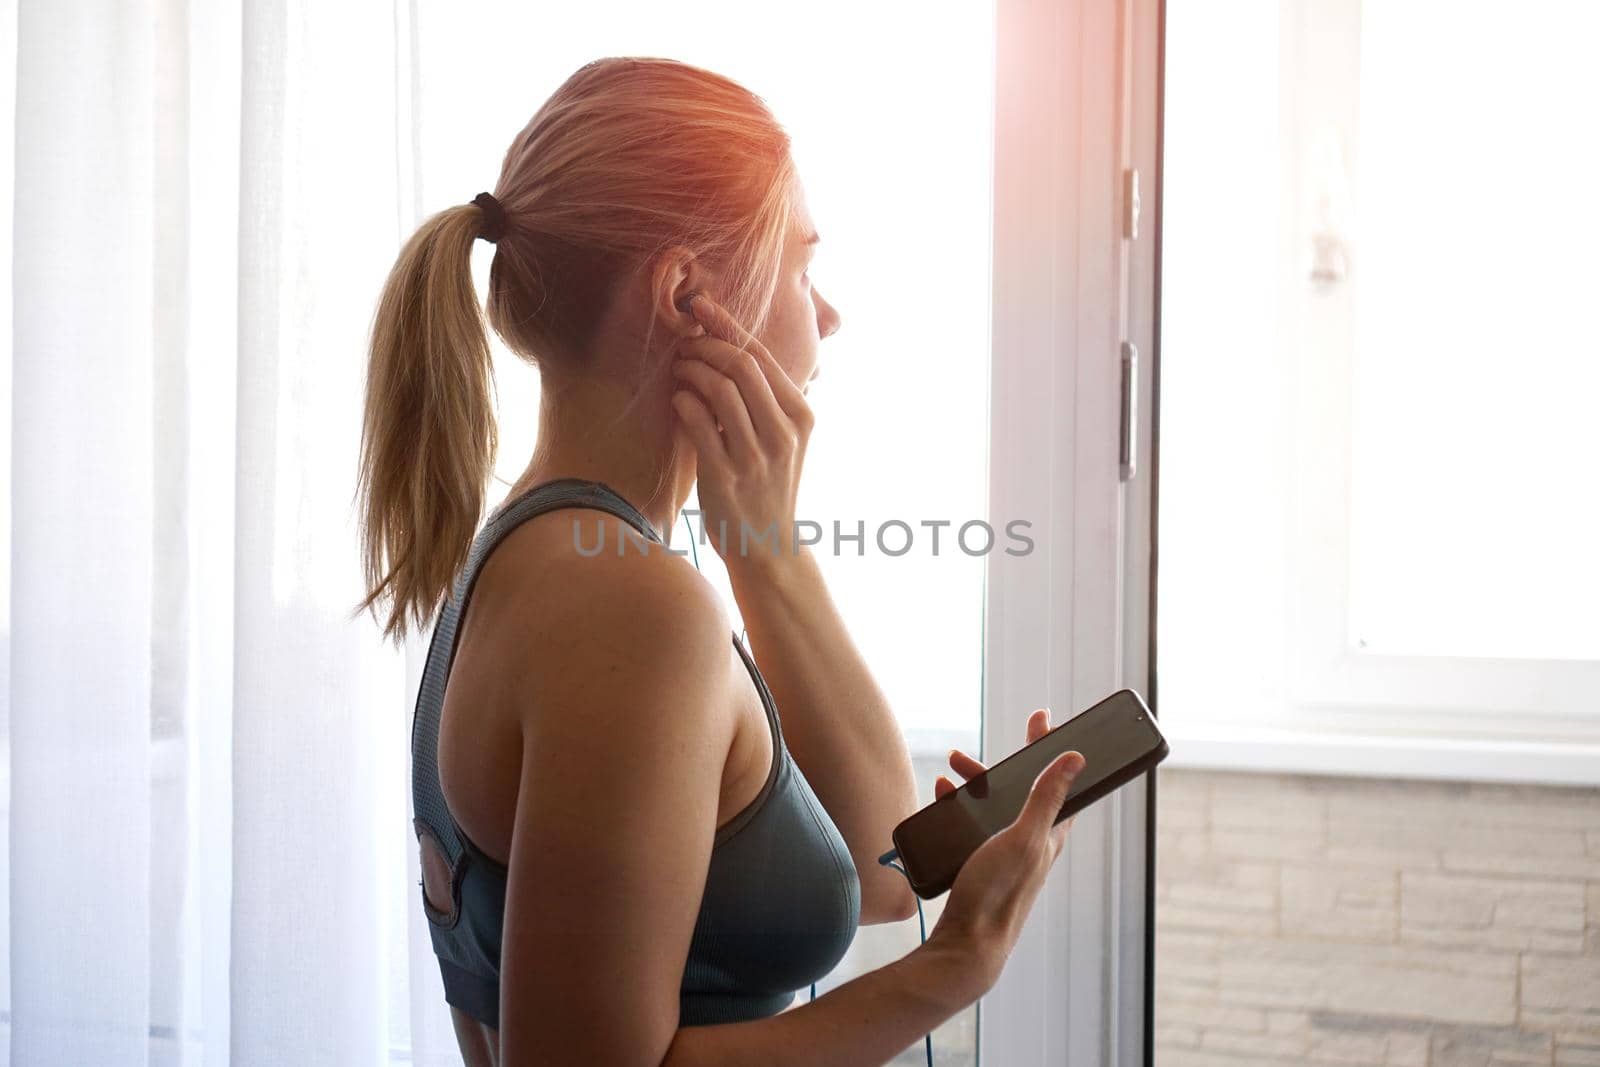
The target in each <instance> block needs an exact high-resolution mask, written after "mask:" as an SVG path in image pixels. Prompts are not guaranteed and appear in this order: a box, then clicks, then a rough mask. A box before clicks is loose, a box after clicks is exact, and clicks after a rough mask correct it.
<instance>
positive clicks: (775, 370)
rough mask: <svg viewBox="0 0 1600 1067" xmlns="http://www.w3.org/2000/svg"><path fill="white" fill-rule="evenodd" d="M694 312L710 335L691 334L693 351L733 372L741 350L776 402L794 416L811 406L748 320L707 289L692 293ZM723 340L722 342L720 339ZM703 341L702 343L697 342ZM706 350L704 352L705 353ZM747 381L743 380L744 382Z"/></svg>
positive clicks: (687, 344) (753, 382)
mask: <svg viewBox="0 0 1600 1067" xmlns="http://www.w3.org/2000/svg"><path fill="white" fill-rule="evenodd" d="M689 311H690V314H692V315H694V317H695V321H696V322H698V323H700V325H702V326H704V327H705V328H706V333H707V334H709V335H710V336H709V338H689V339H688V340H687V341H686V342H685V345H686V348H687V349H688V350H690V351H693V352H694V354H695V355H696V356H700V357H701V358H705V359H706V360H707V362H709V363H711V365H712V366H714V367H715V368H716V369H718V370H720V371H723V372H724V373H730V371H729V365H730V364H733V363H735V362H736V361H738V359H739V357H740V354H741V353H744V354H747V355H748V357H749V358H748V360H747V361H746V362H748V363H749V364H750V365H751V366H753V367H754V369H755V370H756V371H757V375H756V377H758V378H759V379H760V380H761V381H760V384H761V385H763V386H764V387H765V389H766V392H767V393H768V395H770V396H771V397H772V398H773V401H774V403H775V404H776V405H777V407H779V408H780V409H782V411H783V412H784V413H785V414H787V415H788V416H789V417H790V418H794V419H799V418H801V417H802V415H803V414H804V413H805V412H806V411H807V410H808V408H807V405H806V401H805V397H804V396H803V395H801V392H800V389H799V387H798V386H796V385H795V384H794V381H793V379H791V378H790V377H789V374H788V372H787V371H785V370H784V369H783V367H782V366H780V365H779V363H778V361H777V360H776V359H774V358H773V356H772V353H771V352H769V351H767V346H766V345H764V344H762V343H761V342H760V341H759V340H757V339H756V336H755V334H753V333H751V332H750V331H749V330H747V329H745V328H744V324H743V323H741V322H739V321H738V320H737V319H735V318H734V317H733V316H732V315H731V314H729V313H728V310H727V309H726V308H724V307H723V306H722V305H721V304H718V303H717V302H716V301H715V300H712V299H711V298H710V297H708V296H706V295H705V294H704V293H695V294H692V295H691V297H690V302H689ZM719 341H720V342H721V344H718V343H717V342H719ZM696 342H700V343H696ZM701 353H704V356H701ZM744 384H745V383H743V382H741V386H742V385H744ZM748 384H749V385H750V386H751V387H752V388H754V387H755V386H756V384H757V383H756V382H755V381H754V380H752V381H750V382H749V383H748Z"/></svg>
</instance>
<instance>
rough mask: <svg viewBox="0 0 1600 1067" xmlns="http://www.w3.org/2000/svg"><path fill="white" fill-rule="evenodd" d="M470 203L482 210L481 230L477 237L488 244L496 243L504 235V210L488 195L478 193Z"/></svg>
mask: <svg viewBox="0 0 1600 1067" xmlns="http://www.w3.org/2000/svg"><path fill="white" fill-rule="evenodd" d="M472 202H473V203H474V204H477V205H478V207H480V208H482V209H483V229H482V230H481V231H479V233H478V236H479V237H482V238H483V239H484V240H485V241H488V242H489V243H490V244H495V243H497V242H498V241H499V240H500V238H502V237H504V236H505V235H506V210H505V208H503V207H501V206H500V201H498V200H496V199H495V198H494V197H493V196H492V195H491V194H489V193H479V194H478V195H477V196H475V197H473V198H472Z"/></svg>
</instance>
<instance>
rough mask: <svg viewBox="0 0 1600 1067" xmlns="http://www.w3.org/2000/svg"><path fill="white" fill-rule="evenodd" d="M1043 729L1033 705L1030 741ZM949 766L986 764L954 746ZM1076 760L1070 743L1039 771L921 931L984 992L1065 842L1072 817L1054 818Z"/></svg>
mask: <svg viewBox="0 0 1600 1067" xmlns="http://www.w3.org/2000/svg"><path fill="white" fill-rule="evenodd" d="M1049 729H1050V712H1049V710H1048V709H1045V708H1041V709H1039V710H1038V711H1035V712H1034V713H1033V714H1032V715H1031V716H1029V718H1028V741H1029V743H1030V744H1031V743H1032V742H1034V741H1036V740H1038V739H1039V738H1040V737H1043V736H1044V735H1045V734H1046V733H1048V732H1049ZM950 766H951V767H952V768H955V769H956V771H957V773H959V774H961V775H962V776H963V777H970V776H971V775H972V774H976V773H978V772H979V771H982V770H984V769H985V768H984V765H983V764H982V763H979V762H978V761H977V760H975V759H973V758H972V757H971V756H968V755H966V754H965V753H963V752H959V751H956V752H952V753H951V754H950ZM1083 766H1084V760H1083V753H1081V752H1078V751H1077V750H1073V751H1069V752H1064V753H1062V754H1061V755H1060V756H1057V757H1056V758H1055V759H1054V760H1052V761H1051V763H1050V765H1049V766H1047V767H1046V768H1045V769H1044V770H1042V771H1040V772H1039V775H1038V776H1037V777H1036V778H1035V779H1034V783H1033V789H1032V790H1031V791H1030V792H1029V794H1028V799H1027V801H1026V802H1025V803H1024V804H1023V806H1022V811H1021V812H1020V813H1019V814H1018V815H1017V817H1016V819H1015V820H1013V821H1012V823H1011V825H1010V826H1008V827H1006V828H1005V829H1004V830H1001V831H1000V832H999V833H997V834H995V835H994V836H993V837H991V838H989V840H987V841H985V842H984V843H983V844H981V845H979V846H978V847H977V848H976V849H975V850H974V851H973V853H972V855H971V856H969V857H968V858H967V862H966V863H964V864H963V865H962V867H961V871H960V873H958V874H957V875H956V880H955V883H954V884H953V885H952V886H951V887H950V896H949V898H948V899H947V900H946V901H945V905H944V911H942V912H941V913H940V915H939V922H938V923H937V924H936V925H935V926H934V928H933V932H932V933H930V934H929V935H928V941H927V943H928V944H930V945H932V944H935V943H938V944H940V945H944V946H946V947H948V948H950V949H951V950H952V951H954V952H955V953H956V954H957V956H958V958H960V959H962V960H963V961H965V964H966V966H967V967H968V968H970V970H971V972H972V974H973V976H974V980H975V981H976V982H977V983H978V985H979V986H980V987H981V988H982V989H983V990H984V991H987V990H989V989H991V988H993V986H994V983H995V982H996V981H998V980H999V978H1000V973H1001V971H1002V970H1003V969H1004V968H1005V963H1006V960H1007V959H1009V958H1010V956H1011V950H1012V948H1014V947H1015V946H1016V943H1017V938H1018V937H1019V936H1021V934H1022V926H1023V923H1024V922H1025V921H1026V920H1027V918H1028V913H1029V912H1030V911H1031V910H1033V902H1034V900H1035V899H1036V898H1037V897H1038V895H1039V890H1040V889H1041V888H1043V886H1044V880H1045V877H1046V876H1047V875H1048V874H1049V873H1050V868H1051V867H1052V866H1053V865H1054V864H1055V861H1056V857H1057V856H1059V855H1060V854H1061V851H1062V849H1063V848H1064V847H1065V846H1066V843H1067V831H1068V830H1069V829H1070V828H1071V827H1072V822H1073V820H1074V819H1076V818H1077V816H1076V815H1070V816H1068V817H1067V818H1065V819H1062V820H1061V822H1059V823H1057V822H1056V821H1055V818H1056V816H1057V815H1058V814H1060V812H1061V806H1062V805H1063V804H1065V803H1066V800H1067V795H1068V793H1069V792H1070V791H1071V789H1072V783H1073V781H1074V780H1075V779H1076V778H1077V776H1078V774H1079V773H1081V772H1082V770H1083ZM969 772H970V773H969ZM955 788H956V786H955V785H954V784H953V783H951V782H950V780H949V779H947V778H945V777H944V776H943V775H940V776H939V780H938V781H936V782H935V783H934V792H935V793H936V794H938V795H939V796H944V795H945V794H946V793H949V792H950V791H951V790H953V789H955ZM980 995H981V994H980Z"/></svg>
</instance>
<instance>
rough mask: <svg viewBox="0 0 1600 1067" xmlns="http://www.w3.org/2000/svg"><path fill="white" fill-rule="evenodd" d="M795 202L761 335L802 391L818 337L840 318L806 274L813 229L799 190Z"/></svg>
mask: <svg viewBox="0 0 1600 1067" xmlns="http://www.w3.org/2000/svg"><path fill="white" fill-rule="evenodd" d="M796 205H797V211H796V215H797V217H798V222H797V224H796V225H795V227H794V228H793V229H792V230H790V232H789V236H788V238H787V240H786V242H785V246H784V252H783V268H782V271H781V273H780V274H779V275H778V288H777V291H776V292H775V293H774V294H773V297H772V314H771V316H770V318H769V319H768V321H767V328H766V330H765V332H764V333H763V335H762V336H761V338H760V340H761V343H762V344H764V345H766V346H767V351H769V352H771V353H772V355H773V358H774V359H776V360H777V361H778V363H779V364H780V365H781V366H782V367H783V369H784V370H785V371H787V372H788V374H789V377H790V378H791V379H793V380H794V383H795V384H796V385H798V386H799V387H800V388H801V389H802V390H804V389H805V388H806V387H807V385H808V383H809V382H810V380H811V379H812V378H813V377H815V375H816V373H817V370H818V366H817V363H818V357H819V347H820V343H821V341H822V338H824V337H827V336H829V335H830V334H833V333H834V332H836V331H837V330H838V329H839V322H840V320H839V312H838V311H837V310H836V309H835V308H834V306H833V305H832V304H830V303H828V302H827V301H826V300H824V299H823V297H822V294H821V293H820V292H819V291H818V290H817V287H816V284H815V282H814V281H813V279H812V277H811V272H810V266H811V259H812V257H813V256H814V255H815V254H816V251H817V245H816V241H815V237H816V233H817V230H816V226H815V225H814V224H813V223H812V221H811V212H810V211H809V210H808V209H807V207H806V203H805V193H804V192H803V191H801V192H798V193H797V196H796Z"/></svg>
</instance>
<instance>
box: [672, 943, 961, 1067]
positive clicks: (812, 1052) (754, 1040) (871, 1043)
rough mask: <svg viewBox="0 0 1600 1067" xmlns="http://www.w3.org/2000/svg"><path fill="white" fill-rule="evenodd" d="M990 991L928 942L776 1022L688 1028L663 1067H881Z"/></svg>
mask: <svg viewBox="0 0 1600 1067" xmlns="http://www.w3.org/2000/svg"><path fill="white" fill-rule="evenodd" d="M983 993H984V989H983V988H982V986H981V982H980V980H979V976H978V974H977V972H976V970H975V968H974V967H973V966H972V965H971V963H970V962H968V961H967V960H966V959H965V958H963V957H960V956H958V955H957V954H956V953H955V952H954V951H946V950H945V949H944V948H943V947H942V946H940V945H937V944H925V945H922V946H920V947H918V948H915V949H913V950H912V951H911V952H910V954H908V955H906V956H903V957H901V958H900V959H898V960H895V961H894V962H893V963H891V964H889V965H888V966H886V967H880V968H878V969H877V970H875V971H868V972H867V973H866V974H863V975H861V976H860V977H858V978H855V979H852V980H851V981H849V982H846V983H845V984H844V985H841V986H839V987H838V988H837V989H831V990H829V991H828V992H827V993H824V994H823V995H822V996H820V997H818V998H817V999H816V1000H812V1001H808V1002H806V1003H805V1004H802V1005H800V1006H799V1007H797V1008H792V1009H790V1010H789V1011H785V1012H780V1013H779V1014H777V1015H774V1016H771V1017H770V1018H766V1019H754V1020H751V1021H749V1022H742V1023H720V1024H717V1025H713V1026H686V1027H683V1028H682V1029H680V1030H679V1031H678V1033H677V1036H676V1037H675V1038H674V1039H673V1042H672V1047H671V1048H670V1049H669V1050H668V1052H667V1057H666V1059H665V1060H663V1061H662V1064H661V1067H757V1065H760V1067H881V1065H882V1064H886V1063H888V1062H889V1061H890V1060H892V1059H894V1058H895V1057H896V1056H897V1055H899V1054H900V1053H901V1052H903V1051H904V1050H905V1049H907V1048H909V1047H910V1046H911V1045H912V1044H913V1043H915V1042H916V1041H917V1040H918V1039H920V1038H921V1037H922V1035H923V1034H926V1033H930V1032H932V1031H933V1029H934V1028H935V1027H937V1026H939V1025H940V1024H941V1023H943V1022H944V1021H945V1020H947V1019H949V1018H950V1017H952V1016H953V1015H955V1014H957V1013H958V1012H960V1011H962V1010H964V1009H965V1008H967V1007H968V1006H969V1005H971V1004H972V1003H973V1002H974V1001H975V1000H977V999H978V997H980V996H981V995H983Z"/></svg>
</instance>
